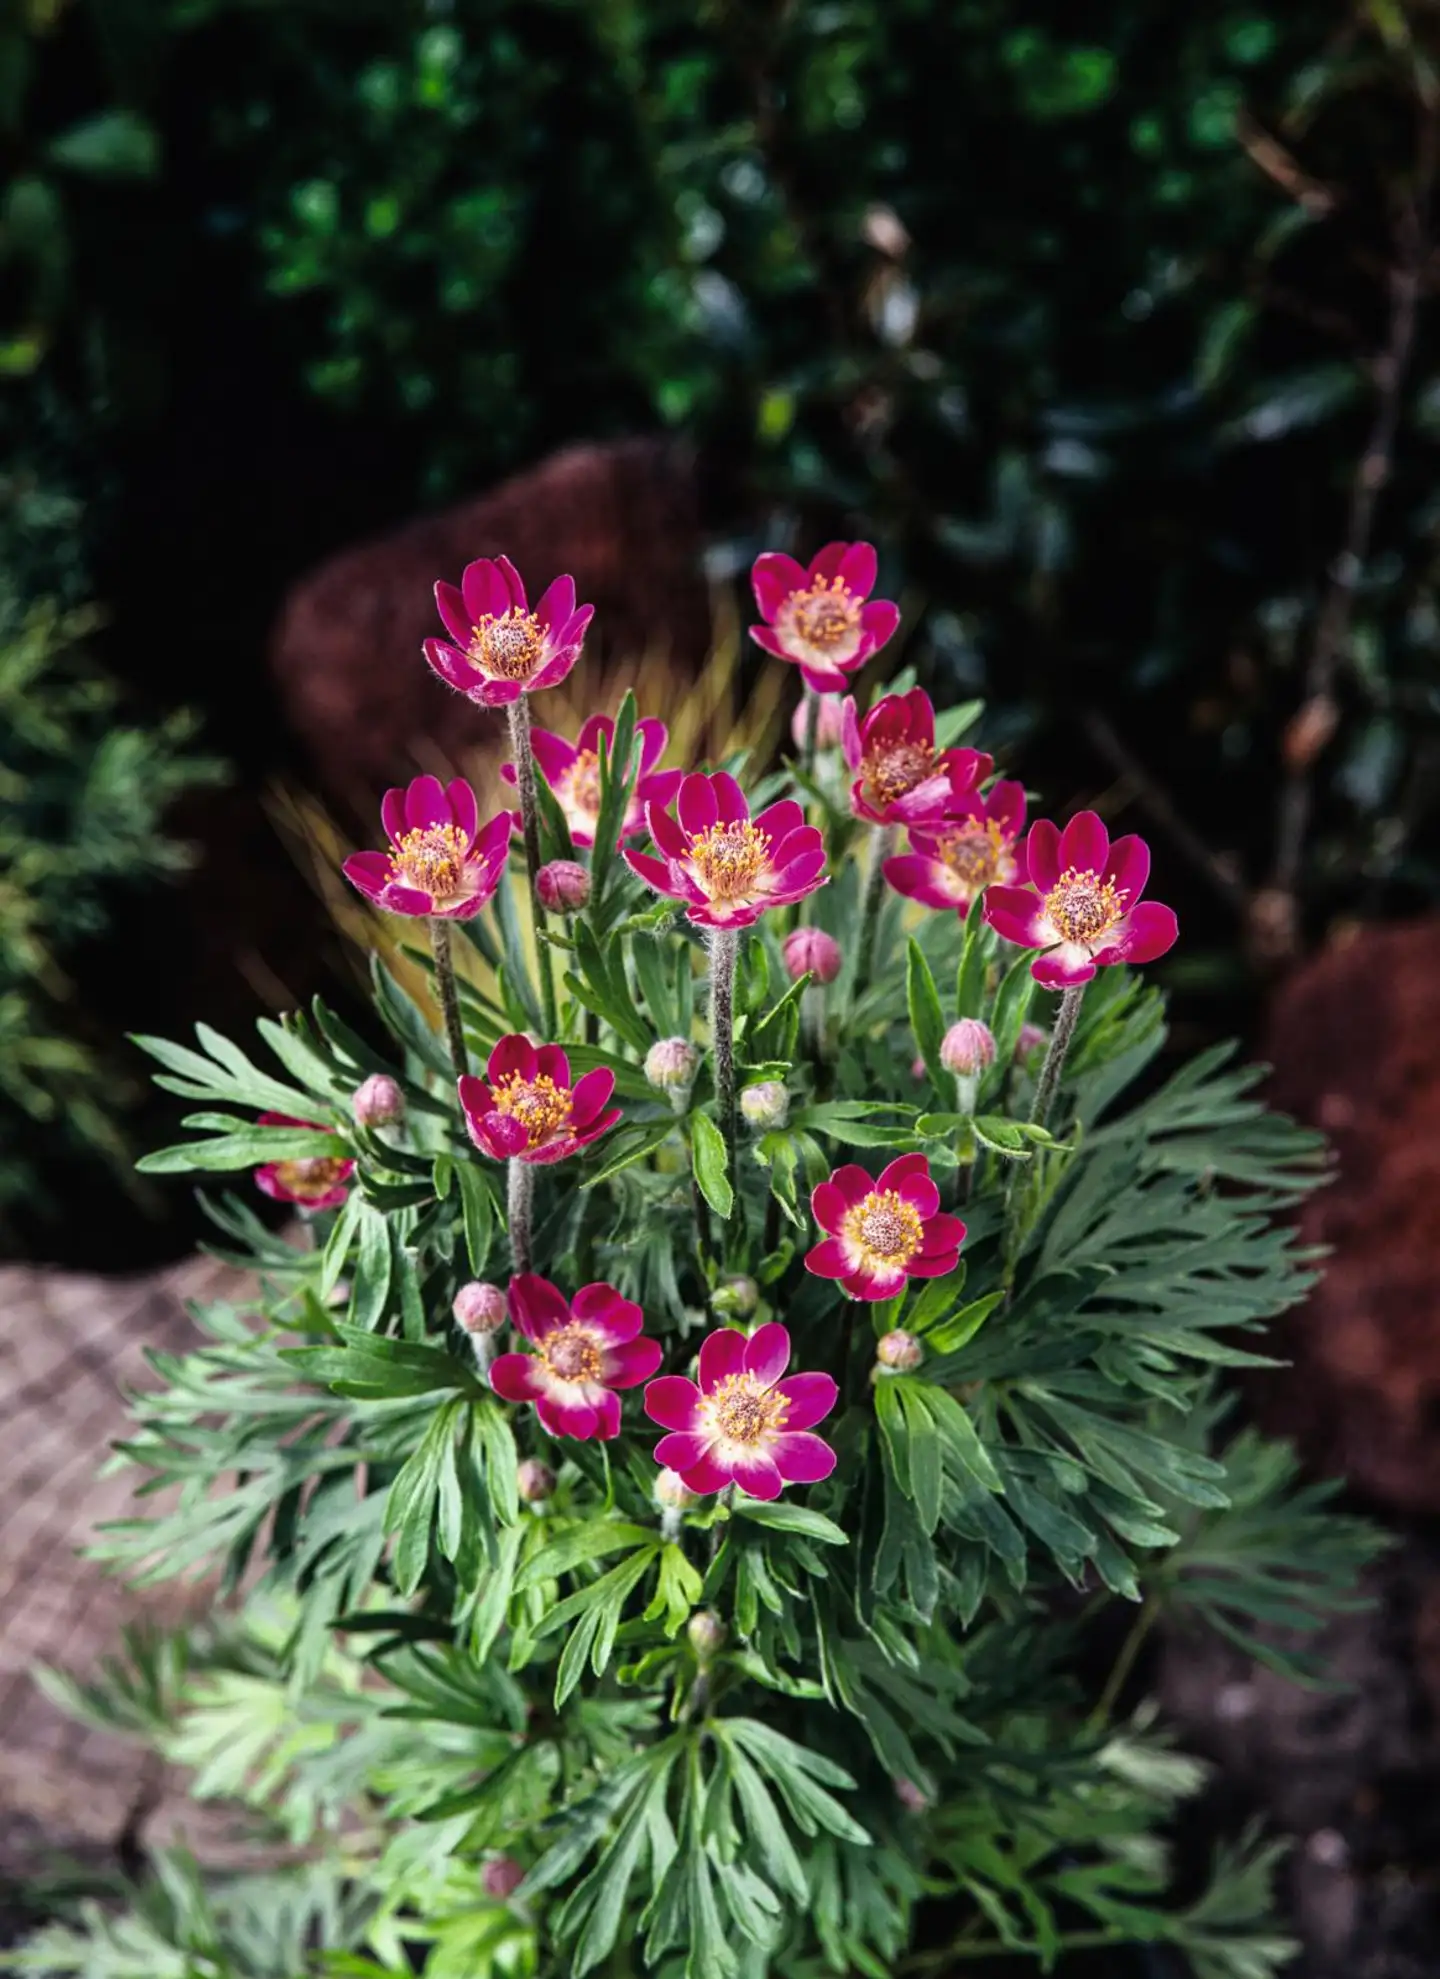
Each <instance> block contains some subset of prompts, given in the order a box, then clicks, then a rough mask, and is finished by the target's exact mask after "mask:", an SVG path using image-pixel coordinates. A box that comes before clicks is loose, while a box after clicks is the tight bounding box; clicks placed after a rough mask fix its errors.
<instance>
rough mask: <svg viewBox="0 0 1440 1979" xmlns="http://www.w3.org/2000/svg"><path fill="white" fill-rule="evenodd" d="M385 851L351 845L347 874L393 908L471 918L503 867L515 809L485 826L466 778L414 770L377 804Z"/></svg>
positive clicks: (455, 918)
mask: <svg viewBox="0 0 1440 1979" xmlns="http://www.w3.org/2000/svg"><path fill="white" fill-rule="evenodd" d="M380 815H381V817H382V819H383V820H384V823H385V830H386V832H387V833H388V834H389V837H390V850H389V851H388V852H352V853H351V855H350V857H349V858H348V859H347V860H346V861H345V867H344V871H345V877H346V879H347V880H349V882H350V884H351V885H352V886H353V887H357V888H358V889H359V890H360V892H361V893H363V894H364V896H365V898H366V899H367V900H371V901H373V902H374V903H375V905H376V906H377V907H383V908H384V909H385V910H386V912H387V913H390V914H433V915H435V916H437V917H438V918H439V919H442V920H453V921H468V920H471V919H473V917H474V916H475V915H476V914H478V913H479V912H480V909H481V908H482V907H483V906H484V905H485V903H486V901H487V900H488V899H489V898H490V896H491V895H492V894H493V893H494V891H495V889H496V887H497V886H498V885H499V884H500V880H501V877H502V875H503V874H504V871H505V860H506V857H507V855H508V853H509V849H510V835H511V833H512V832H513V831H514V829H515V817H514V813H513V812H510V811H499V812H497V813H496V815H495V816H494V817H493V818H492V819H491V820H490V822H489V823H488V824H487V825H486V826H485V827H484V829H483V830H482V829H481V828H480V813H479V809H478V807H477V805H476V803H475V793H474V791H473V790H472V789H471V788H470V786H469V784H468V783H466V781H465V779H464V778H463V777H458V776H457V777H456V778H455V781H454V782H453V783H450V784H445V785H442V784H441V782H440V780H439V778H438V777H433V776H417V777H416V779H415V781H414V782H413V783H412V784H411V785H410V787H409V789H408V790H387V791H386V793H385V801H384V803H383V804H382V805H381V807H380Z"/></svg>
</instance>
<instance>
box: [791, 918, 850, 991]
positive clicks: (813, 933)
mask: <svg viewBox="0 0 1440 1979" xmlns="http://www.w3.org/2000/svg"><path fill="white" fill-rule="evenodd" d="M782 953H783V954H784V957H785V967H786V969H787V970H788V972H789V976H790V980H791V982H792V983H793V982H798V980H799V979H800V977H801V976H804V975H807V974H808V975H811V976H813V977H814V978H815V980H816V982H817V983H833V982H834V980H835V978H836V977H837V976H838V975H839V973H840V964H841V961H842V959H843V958H842V956H841V954H840V944H839V942H838V941H836V939H835V937H834V936H833V935H827V934H826V932H825V930H824V929H823V928H796V929H795V930H794V932H793V933H791V934H788V935H786V937H785V944H784V948H783V950H782Z"/></svg>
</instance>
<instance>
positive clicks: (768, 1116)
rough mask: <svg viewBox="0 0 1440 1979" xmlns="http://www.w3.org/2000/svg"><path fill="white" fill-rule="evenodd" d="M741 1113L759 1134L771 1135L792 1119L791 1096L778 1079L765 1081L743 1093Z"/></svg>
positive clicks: (741, 1096)
mask: <svg viewBox="0 0 1440 1979" xmlns="http://www.w3.org/2000/svg"><path fill="white" fill-rule="evenodd" d="M740 1111H741V1112H742V1113H743V1114H744V1116H745V1118H746V1120H747V1122H748V1123H749V1125H750V1126H752V1127H754V1128H755V1129H756V1131H757V1132H758V1133H762V1134H764V1133H769V1132H771V1131H772V1130H773V1129H775V1128H777V1127H783V1126H784V1125H785V1123H786V1121H787V1120H788V1119H789V1118H790V1095H789V1093H787V1092H786V1090H785V1088H784V1087H783V1086H782V1085H781V1084H780V1081H779V1080H778V1079H764V1080H762V1081H761V1083H760V1084H759V1085H758V1086H747V1087H746V1088H745V1090H744V1092H743V1093H741V1095H740Z"/></svg>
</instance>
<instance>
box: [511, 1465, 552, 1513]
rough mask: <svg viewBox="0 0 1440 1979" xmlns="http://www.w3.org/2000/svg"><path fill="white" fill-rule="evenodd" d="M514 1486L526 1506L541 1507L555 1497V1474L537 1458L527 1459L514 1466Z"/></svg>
mask: <svg viewBox="0 0 1440 1979" xmlns="http://www.w3.org/2000/svg"><path fill="white" fill-rule="evenodd" d="M515 1485H516V1488H517V1490H518V1491H519V1493H520V1496H521V1497H522V1498H523V1499H524V1500H525V1503H526V1504H527V1505H543V1504H544V1503H545V1500H546V1499H547V1498H553V1497H554V1496H555V1473H554V1471H552V1470H551V1468H550V1466H549V1464H542V1463H541V1461H540V1459H539V1458H538V1457H527V1458H526V1459H525V1461H524V1463H523V1464H519V1465H517V1466H516V1470H515Z"/></svg>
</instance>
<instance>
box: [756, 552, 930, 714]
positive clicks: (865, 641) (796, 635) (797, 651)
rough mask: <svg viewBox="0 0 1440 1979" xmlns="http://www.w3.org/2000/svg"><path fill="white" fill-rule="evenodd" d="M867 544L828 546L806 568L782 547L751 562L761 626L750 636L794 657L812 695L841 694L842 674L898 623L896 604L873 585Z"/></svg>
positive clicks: (872, 562) (784, 657) (875, 649)
mask: <svg viewBox="0 0 1440 1979" xmlns="http://www.w3.org/2000/svg"><path fill="white" fill-rule="evenodd" d="M875 570H876V560H875V552H874V550H873V548H872V547H871V546H870V544H869V543H827V544H826V545H825V548H824V549H823V550H822V551H821V552H820V554H819V556H818V557H816V558H815V559H814V561H813V562H812V563H811V565H810V568H809V569H808V570H806V569H804V568H803V566H801V565H800V564H798V563H796V561H795V559H794V557H787V556H785V555H784V554H783V553H782V552H781V551H779V550H767V551H766V552H765V554H764V556H762V557H757V558H756V559H755V568H754V570H753V571H752V572H751V573H750V582H751V583H752V584H753V586H754V587H755V602H756V604H757V605H758V606H759V607H760V615H761V617H762V618H763V619H764V620H765V623H764V625H752V626H751V628H750V637H751V638H752V639H753V640H754V641H755V643H756V645H757V646H763V647H764V648H765V650H766V652H767V653H774V654H775V655H776V656H777V657H778V658H780V659H782V660H793V661H794V662H795V664H796V666H798V667H799V669H800V671H801V673H802V674H803V676H804V678H805V683H806V685H807V686H808V687H813V688H814V690H815V692H816V693H817V694H843V693H844V691H845V686H846V676H847V675H849V674H852V673H854V671H855V669H856V668H857V667H860V666H863V665H864V664H865V662H866V660H868V659H869V658H870V655H871V654H872V653H878V652H879V650H880V648H881V647H882V646H883V645H884V644H885V642H886V640H887V639H889V637H890V636H891V634H892V633H893V632H894V630H895V628H896V626H897V625H898V624H899V623H900V607H899V606H898V605H892V604H889V603H888V602H887V601H886V600H884V599H883V598H876V599H874V600H873V601H872V602H870V603H867V602H866V600H867V599H869V597H870V593H871V592H872V591H873V590H874V589H875Z"/></svg>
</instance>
